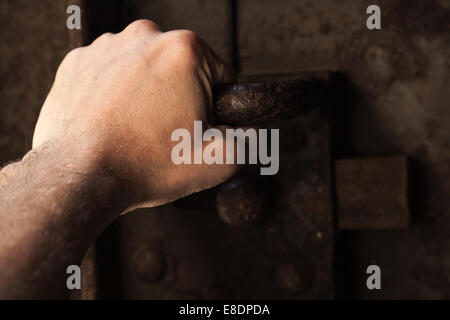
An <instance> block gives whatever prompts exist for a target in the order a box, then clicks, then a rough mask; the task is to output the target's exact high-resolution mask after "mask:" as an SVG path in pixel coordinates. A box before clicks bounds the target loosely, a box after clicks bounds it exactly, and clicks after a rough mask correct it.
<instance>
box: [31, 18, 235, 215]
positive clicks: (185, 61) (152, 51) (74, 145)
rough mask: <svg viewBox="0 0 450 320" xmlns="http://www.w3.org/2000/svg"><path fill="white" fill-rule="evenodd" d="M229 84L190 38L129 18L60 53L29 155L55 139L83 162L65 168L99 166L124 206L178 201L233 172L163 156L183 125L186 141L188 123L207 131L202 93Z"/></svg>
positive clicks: (208, 100)
mask: <svg viewBox="0 0 450 320" xmlns="http://www.w3.org/2000/svg"><path fill="white" fill-rule="evenodd" d="M230 80H231V77H230V73H229V72H228V70H227V68H226V66H225V65H224V63H222V61H221V60H220V59H219V58H218V57H217V56H216V54H215V53H214V52H213V51H212V50H211V49H210V48H209V47H208V46H207V45H206V44H205V43H204V42H203V41H202V40H201V39H199V38H198V37H197V36H196V35H195V34H194V33H192V32H190V31H186V30H178V31H171V32H165V33H164V32H161V31H160V29H159V27H158V26H157V25H156V24H155V23H153V22H151V21H148V20H138V21H135V22H133V23H132V24H130V25H129V26H128V27H127V28H126V29H125V30H124V31H123V32H121V33H119V34H104V35H102V36H101V37H99V38H98V39H97V40H95V41H94V42H93V43H92V44H91V45H89V46H87V47H83V48H78V49H75V50H73V51H71V52H70V53H69V54H68V55H67V56H66V58H65V59H64V61H63V62H62V64H61V66H60V67H59V69H58V72H57V74H56V79H55V82H54V84H53V87H52V89H51V91H50V93H49V95H48V97H47V99H46V101H45V103H44V106H43V108H42V111H41V114H40V116H39V120H38V122H37V125H36V130H35V132H34V137H33V148H38V147H39V146H41V145H44V144H46V143H52V141H59V143H60V144H63V145H64V148H67V149H69V150H70V152H69V154H70V153H82V154H83V157H82V158H83V159H84V160H82V162H84V163H80V164H73V165H74V166H79V170H80V171H81V172H84V171H91V169H92V168H91V167H96V168H97V167H101V168H106V169H107V170H109V171H110V172H112V173H113V175H114V176H115V177H116V178H117V180H118V182H119V183H121V184H123V186H124V190H127V193H128V197H129V198H130V199H131V203H130V209H131V208H136V207H141V206H154V205H158V204H163V203H166V202H169V201H172V200H175V199H178V198H180V197H183V196H185V195H188V194H191V193H193V192H197V191H200V190H203V189H205V188H209V187H212V186H214V185H216V184H218V183H220V182H222V181H224V180H226V179H227V178H228V177H230V176H231V175H233V174H234V173H235V171H236V166H235V165H225V164H223V165H206V164H202V165H198V164H191V165H187V164H181V165H175V164H173V163H172V161H171V157H170V155H171V149H172V147H173V145H174V143H175V142H172V141H171V134H172V132H173V130H175V129H177V128H186V129H188V130H189V131H190V132H191V136H193V126H194V120H201V121H203V129H207V128H208V127H209V126H210V125H211V124H212V123H211V117H210V115H211V108H212V91H211V87H212V86H213V85H214V84H217V83H221V82H226V81H230ZM219 129H221V130H223V128H219ZM224 144H225V143H224ZM192 154H194V151H193V152H192ZM78 158H79V157H78ZM77 161H78V160H77ZM92 171H95V170H92Z"/></svg>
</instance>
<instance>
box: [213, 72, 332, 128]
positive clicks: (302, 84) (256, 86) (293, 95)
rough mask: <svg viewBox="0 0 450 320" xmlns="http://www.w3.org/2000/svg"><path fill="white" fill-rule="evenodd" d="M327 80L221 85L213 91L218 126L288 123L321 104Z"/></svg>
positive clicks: (307, 79) (320, 78)
mask: <svg viewBox="0 0 450 320" xmlns="http://www.w3.org/2000/svg"><path fill="white" fill-rule="evenodd" d="M330 90H331V88H330V83H329V78H324V77H314V76H311V77H307V78H303V79H296V80H286V81H277V82H274V83H270V82H265V83H238V84H223V85H218V86H216V87H215V88H214V117H215V120H216V121H217V122H218V123H221V124H232V125H255V124H264V123H266V124H267V123H271V122H277V121H282V120H286V119H292V118H294V117H296V116H298V115H300V114H303V115H305V114H307V113H309V112H310V111H311V110H312V109H314V108H315V107H316V108H317V107H319V106H321V105H323V104H324V103H325V101H324V100H325V99H327V98H328V97H329V96H330V94H329V92H330Z"/></svg>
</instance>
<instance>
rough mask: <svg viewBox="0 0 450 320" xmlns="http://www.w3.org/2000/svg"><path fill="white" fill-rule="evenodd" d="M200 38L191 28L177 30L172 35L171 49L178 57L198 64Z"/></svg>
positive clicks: (184, 61)
mask: <svg viewBox="0 0 450 320" xmlns="http://www.w3.org/2000/svg"><path fill="white" fill-rule="evenodd" d="M198 45H199V40H198V37H197V35H196V34H195V33H194V32H192V31H189V30H177V31H174V32H173V33H172V35H171V46H170V50H171V51H172V52H173V53H174V54H175V57H176V59H179V60H180V62H182V63H184V64H189V65H196V64H197V63H198V61H199V57H198Z"/></svg>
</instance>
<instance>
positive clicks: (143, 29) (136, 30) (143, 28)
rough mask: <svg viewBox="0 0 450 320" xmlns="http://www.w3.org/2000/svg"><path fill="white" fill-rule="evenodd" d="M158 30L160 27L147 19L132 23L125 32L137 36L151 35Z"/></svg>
mask: <svg viewBox="0 0 450 320" xmlns="http://www.w3.org/2000/svg"><path fill="white" fill-rule="evenodd" d="M158 30H159V26H158V25H157V24H156V23H155V22H153V21H150V20H146V19H139V20H135V21H133V22H132V23H130V24H129V25H128V26H127V27H126V28H125V30H124V32H125V33H129V34H133V35H136V34H150V33H152V32H155V31H158Z"/></svg>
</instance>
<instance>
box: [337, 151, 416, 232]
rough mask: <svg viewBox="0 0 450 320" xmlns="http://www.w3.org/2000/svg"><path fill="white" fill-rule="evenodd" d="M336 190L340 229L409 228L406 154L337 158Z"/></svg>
mask: <svg viewBox="0 0 450 320" xmlns="http://www.w3.org/2000/svg"><path fill="white" fill-rule="evenodd" d="M335 190H336V191H335V192H336V210H337V212H336V213H337V214H336V216H337V218H338V227H339V229H341V230H342V229H344V230H364V229H365V230H376V229H378V230H380V229H385V230H387V229H406V228H408V226H409V204H408V165H407V158H406V157H403V156H397V157H387V158H355V159H339V160H337V161H336V162H335Z"/></svg>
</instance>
